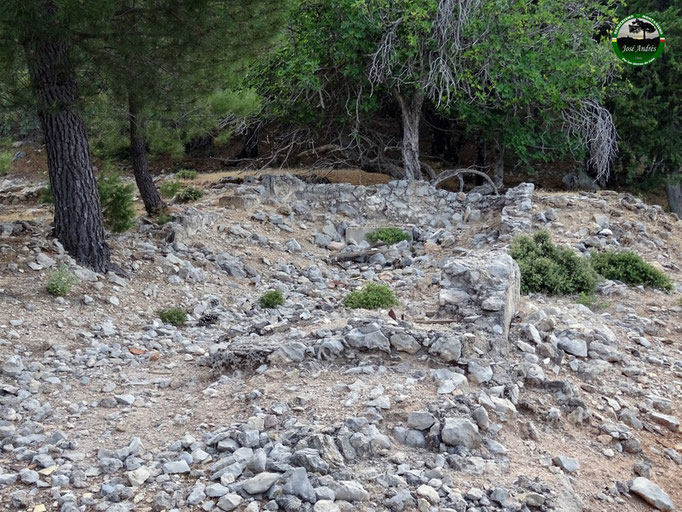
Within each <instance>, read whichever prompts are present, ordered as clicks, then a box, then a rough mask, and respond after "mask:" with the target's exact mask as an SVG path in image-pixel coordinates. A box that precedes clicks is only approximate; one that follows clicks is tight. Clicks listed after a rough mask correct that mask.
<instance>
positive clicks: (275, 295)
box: [258, 290, 284, 309]
mask: <svg viewBox="0 0 682 512" xmlns="http://www.w3.org/2000/svg"><path fill="white" fill-rule="evenodd" d="M258 303H259V304H260V305H261V307H262V308H267V309H274V308H277V307H279V306H283V305H284V297H283V296H282V292H280V291H279V290H270V291H268V292H265V293H264V294H263V295H261V297H260V299H258Z"/></svg>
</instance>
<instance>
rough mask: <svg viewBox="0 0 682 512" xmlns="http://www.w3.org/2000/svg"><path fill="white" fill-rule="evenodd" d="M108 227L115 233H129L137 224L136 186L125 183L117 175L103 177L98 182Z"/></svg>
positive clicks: (103, 212)
mask: <svg viewBox="0 0 682 512" xmlns="http://www.w3.org/2000/svg"><path fill="white" fill-rule="evenodd" d="M97 188H98V190H99V198H100V201H101V202H102V214H103V215H104V222H105V224H106V226H107V227H108V228H109V229H110V230H111V231H113V232H114V233H123V232H124V231H128V230H129V229H130V228H131V227H132V226H133V224H134V222H135V217H136V213H135V206H134V203H133V190H134V189H135V187H134V185H132V184H126V183H123V181H122V180H121V178H120V176H118V175H117V174H113V173H112V174H105V175H102V176H101V177H100V179H99V181H98V182H97Z"/></svg>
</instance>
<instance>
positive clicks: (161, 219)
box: [153, 210, 173, 226]
mask: <svg viewBox="0 0 682 512" xmlns="http://www.w3.org/2000/svg"><path fill="white" fill-rule="evenodd" d="M153 220H154V222H156V223H157V224H158V225H160V226H162V225H164V224H168V223H169V222H170V221H171V220H173V217H172V216H171V214H170V213H168V212H167V211H165V210H164V211H162V212H160V213H157V214H156V216H155V217H154V219H153Z"/></svg>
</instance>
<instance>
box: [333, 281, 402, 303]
mask: <svg viewBox="0 0 682 512" xmlns="http://www.w3.org/2000/svg"><path fill="white" fill-rule="evenodd" d="M343 304H344V306H346V307H347V308H351V309H379V308H390V307H391V306H397V305H398V299H397V298H396V296H395V293H393V290H391V289H390V288H389V287H388V286H387V285H385V284H378V283H367V284H366V285H365V286H363V287H362V288H361V289H360V290H355V291H352V292H350V293H349V294H348V295H347V296H346V298H345V299H344V301H343Z"/></svg>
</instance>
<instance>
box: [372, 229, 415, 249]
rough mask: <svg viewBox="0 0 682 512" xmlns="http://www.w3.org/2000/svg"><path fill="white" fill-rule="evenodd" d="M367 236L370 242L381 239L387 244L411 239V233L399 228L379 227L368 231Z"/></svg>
mask: <svg viewBox="0 0 682 512" xmlns="http://www.w3.org/2000/svg"><path fill="white" fill-rule="evenodd" d="M365 238H367V241H368V242H371V243H373V244H375V243H377V242H378V241H379V240H381V241H382V242H384V243H385V244H386V245H393V244H397V243H398V242H402V241H403V240H409V239H410V235H409V234H408V233H405V231H403V230H402V229H399V228H379V229H375V230H374V231H372V232H371V233H368V234H367V236H366V237H365Z"/></svg>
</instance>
